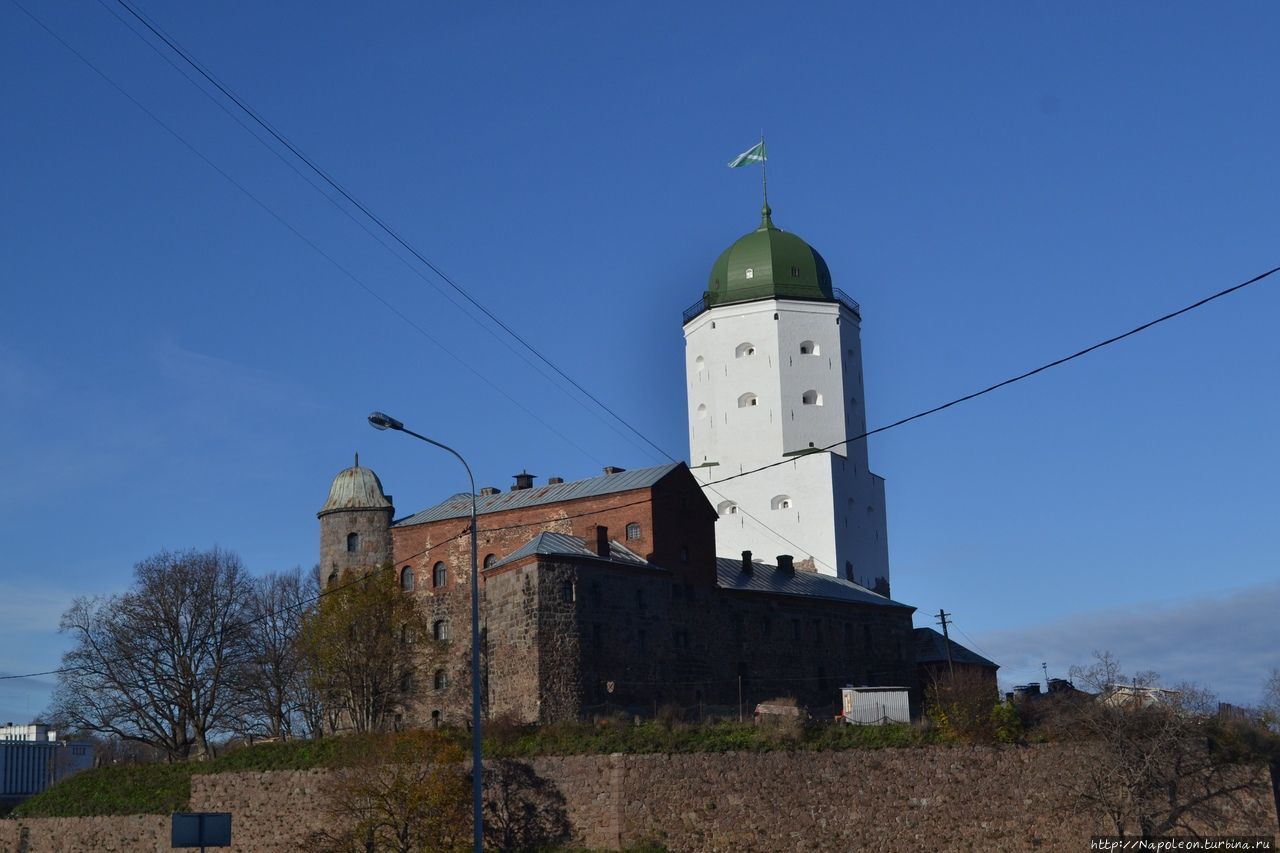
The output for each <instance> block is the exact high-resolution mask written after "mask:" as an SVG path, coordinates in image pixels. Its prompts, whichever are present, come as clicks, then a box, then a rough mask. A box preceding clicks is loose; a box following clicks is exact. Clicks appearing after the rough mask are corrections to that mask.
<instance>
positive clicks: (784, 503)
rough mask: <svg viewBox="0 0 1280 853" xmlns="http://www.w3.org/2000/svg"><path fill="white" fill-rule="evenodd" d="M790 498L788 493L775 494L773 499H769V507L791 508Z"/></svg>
mask: <svg viewBox="0 0 1280 853" xmlns="http://www.w3.org/2000/svg"><path fill="white" fill-rule="evenodd" d="M791 506H792V500H791V496H790V495H775V496H774V498H773V500H771V501H769V508H770V509H791Z"/></svg>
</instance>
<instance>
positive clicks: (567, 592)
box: [560, 581, 574, 604]
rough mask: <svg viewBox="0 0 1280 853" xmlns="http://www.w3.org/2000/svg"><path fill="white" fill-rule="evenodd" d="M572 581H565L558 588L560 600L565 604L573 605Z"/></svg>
mask: <svg viewBox="0 0 1280 853" xmlns="http://www.w3.org/2000/svg"><path fill="white" fill-rule="evenodd" d="M573 598H574V595H573V581H565V582H564V583H563V584H562V585H561V586H560V599H561V600H562V601H563V602H564V603H565V604H573Z"/></svg>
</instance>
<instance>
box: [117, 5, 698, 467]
mask: <svg viewBox="0 0 1280 853" xmlns="http://www.w3.org/2000/svg"><path fill="white" fill-rule="evenodd" d="M117 2H118V3H119V4H120V5H121V6H122V7H124V9H125V10H126V11H128V12H129V14H130V15H132V16H133V17H134V18H136V19H137V20H138V21H139V22H141V23H142V25H143V26H145V27H146V28H147V29H148V30H150V31H151V32H152V33H153V34H154V35H155V36H156V37H157V38H159V39H160V40H161V41H163V42H164V43H165V44H166V45H168V47H169V49H170V50H172V51H173V52H174V53H176V54H178V56H180V57H182V59H183V61H185V62H186V63H187V64H188V65H190V66H191V67H192V68H194V69H195V70H196V71H197V72H198V73H199V74H200V76H202V77H204V78H205V79H206V80H208V81H209V83H210V84H212V85H213V86H214V87H215V88H217V90H218V91H219V92H221V93H222V94H223V95H224V96H226V97H227V98H228V99H230V100H231V102H232V103H234V104H235V105H236V106H237V107H239V108H240V109H242V110H243V111H244V112H245V113H246V114H247V115H248V116H249V117H250V118H252V119H253V120H254V121H255V122H257V123H258V125H259V126H261V127H262V128H263V129H264V130H265V131H267V133H269V134H271V136H272V137H273V138H274V139H275V140H276V141H277V142H279V143H280V144H281V145H283V146H284V147H285V148H287V149H289V151H290V152H292V154H293V155H294V156H295V157H297V158H298V159H299V160H301V161H302V162H303V163H305V164H307V166H308V167H310V168H311V170H312V171H314V172H315V173H316V174H317V175H319V176H320V178H321V179H322V180H323V181H324V182H325V183H327V184H328V185H329V186H331V187H333V189H334V190H335V191H337V192H338V193H339V194H340V195H341V196H342V197H343V198H345V199H346V200H347V201H348V202H350V203H351V204H352V205H354V206H355V207H356V209H357V210H359V211H360V212H361V213H363V214H364V215H365V216H367V217H368V218H369V219H370V220H371V221H373V222H374V223H375V224H376V225H377V226H378V227H379V228H381V229H382V230H383V231H384V232H386V234H387V235H388V236H390V237H391V239H393V240H395V241H396V242H397V243H398V244H400V246H402V247H403V248H404V249H405V250H406V251H407V252H409V254H411V255H413V256H414V257H415V258H417V259H418V260H419V261H420V262H421V263H422V264H423V265H424V266H426V267H427V268H428V269H429V270H431V271H432V272H433V273H435V274H436V275H437V276H439V277H440V279H441V281H443V282H445V283H446V284H448V285H449V286H450V287H451V288H453V289H454V290H455V291H457V293H458V294H459V295H461V296H462V298H463V299H465V300H466V301H467V302H469V303H470V304H471V305H473V306H475V307H476V308H477V309H478V310H479V311H480V312H481V313H482V314H484V315H485V316H486V317H488V318H489V319H490V320H491V321H492V322H494V323H496V324H497V325H498V326H499V327H500V328H501V329H502V330H503V331H504V332H506V333H507V334H508V335H510V336H511V337H512V338H513V339H514V340H516V341H518V342H519V343H520V344H521V345H522V346H523V347H524V348H525V349H527V350H528V351H529V352H531V353H532V354H533V355H534V356H536V357H537V358H538V359H539V360H540V361H542V362H543V363H544V364H546V365H547V366H548V367H550V368H551V369H552V370H554V371H555V372H556V373H557V374H558V375H559V376H561V377H562V378H563V379H564V380H565V381H567V382H568V383H569V384H570V385H572V386H573V387H574V388H576V389H577V390H578V392H579V393H581V394H582V395H583V396H585V397H586V398H587V399H589V400H591V401H592V402H593V403H595V404H596V405H597V406H599V407H600V408H601V409H603V410H604V411H605V412H607V413H608V414H609V415H610V416H612V417H613V418H614V419H615V420H617V421H618V423H620V424H622V425H623V426H625V427H626V428H627V429H629V430H631V432H633V433H635V435H637V436H638V437H639V438H640V439H641V440H643V441H644V442H645V443H646V444H648V445H649V446H650V447H652V448H653V449H654V450H656V451H658V453H660V454H662V455H663V456H666V457H667V458H668V459H673V458H672V457H671V456H670V455H669V454H668V453H667V452H666V451H665V450H663V449H662V448H661V447H659V446H658V445H657V444H655V443H654V442H652V441H650V440H649V438H648V437H647V436H646V435H644V434H643V433H641V432H640V431H639V430H638V429H636V428H635V427H633V426H632V425H631V423H630V422H629V421H627V420H626V419H625V418H623V417H622V416H621V415H619V414H618V413H617V412H615V411H614V410H613V409H611V408H610V407H609V406H608V405H606V404H605V403H604V401H603V400H601V399H600V398H599V397H597V396H596V395H594V394H592V393H591V392H590V391H588V390H587V389H586V388H584V387H583V386H582V385H581V384H580V383H579V382H578V381H577V380H576V379H574V378H573V377H572V376H570V375H569V374H568V373H566V372H565V371H564V370H562V369H561V368H560V366H559V365H558V364H556V363H555V362H554V361H552V360H551V359H550V358H548V357H547V356H545V355H543V353H542V351H541V350H539V349H538V348H537V347H535V346H534V345H533V344H531V343H529V341H528V340H527V339H525V338H524V336H522V335H521V334H520V333H519V332H517V331H516V330H515V329H513V328H511V326H509V325H507V324H506V323H505V322H504V321H503V320H502V319H501V318H500V317H498V315H496V314H495V313H493V312H492V311H491V310H489V308H488V307H486V306H485V305H484V303H482V302H480V301H479V300H477V299H476V298H475V297H474V296H472V295H471V293H470V292H469V291H467V290H466V289H465V288H463V287H462V286H461V285H459V284H458V283H457V282H456V281H454V280H453V279H452V278H450V277H449V276H448V275H447V274H446V273H445V272H444V270H442V269H441V268H440V267H439V266H437V265H436V264H434V263H433V262H432V261H431V260H430V259H429V258H428V257H427V256H426V255H424V254H423V253H422V252H420V251H418V249H417V248H416V247H415V246H414V245H413V244H412V243H410V242H409V241H408V240H406V239H405V238H404V237H402V236H401V235H400V234H399V233H398V232H397V231H396V230H395V229H394V228H392V227H391V226H390V225H389V224H387V222H386V221H385V220H384V219H382V217H380V216H378V215H377V214H376V213H375V212H374V211H373V210H371V209H370V208H369V207H367V206H366V205H365V204H364V203H363V202H361V201H360V200H359V199H358V198H356V197H355V196H354V195H352V194H351V193H350V192H348V191H347V189H346V188H345V187H344V186H343V185H342V184H340V183H339V182H338V181H337V180H336V179H335V178H334V177H333V176H332V175H330V174H329V173H328V172H327V171H325V170H324V169H323V168H321V167H320V166H319V165H318V164H317V163H316V162H315V161H314V160H312V159H311V158H310V157H308V156H307V155H306V154H304V153H303V152H302V151H301V150H300V149H299V148H298V147H297V146H296V145H294V144H293V143H292V142H290V141H289V139H288V138H287V137H285V136H284V134H282V133H281V132H280V131H278V130H277V129H276V128H275V127H274V126H273V125H272V124H271V123H270V122H268V121H267V120H266V119H264V118H263V117H262V116H261V115H259V113H258V112H257V111H256V110H255V109H253V107H251V106H249V104H247V103H246V102H245V101H244V100H242V99H241V98H240V97H239V96H238V95H236V94H235V92H233V91H231V89H229V88H228V87H227V86H225V85H223V83H222V82H221V81H220V80H218V78H217V77H215V76H214V75H213V74H212V73H211V72H209V71H208V70H206V69H205V68H204V66H203V65H201V64H200V63H199V62H197V61H196V60H195V59H194V58H193V57H192V56H191V54H190V53H188V52H187V51H186V50H185V49H184V48H183V47H182V46H181V45H179V44H178V43H177V42H176V41H174V40H173V39H171V38H170V37H169V36H167V35H166V34H165V33H164V32H163V31H161V30H160V29H159V27H157V26H155V25H153V24H152V23H151V21H150V20H148V19H147V17H146V16H144V15H142V14H141V13H140V12H138V11H137V10H136V9H134V8H133V7H132V6H131V5H129V4H128V3H127V2H125V0H117ZM673 461H674V459H673Z"/></svg>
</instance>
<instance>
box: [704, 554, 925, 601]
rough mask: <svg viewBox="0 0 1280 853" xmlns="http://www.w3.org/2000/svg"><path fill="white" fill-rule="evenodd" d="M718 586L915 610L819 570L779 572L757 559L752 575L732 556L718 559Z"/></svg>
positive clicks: (753, 564)
mask: <svg viewBox="0 0 1280 853" xmlns="http://www.w3.org/2000/svg"><path fill="white" fill-rule="evenodd" d="M716 585H717V586H719V587H720V588H721V589H735V590H742V591H744V592H769V593H774V594H777V595H800V596H807V597H809V598H825V599H828V600H831V601H846V602H849V603H851V604H871V605H875V606H879V607H906V608H908V609H910V610H914V609H915V608H914V607H911V605H909V604H903V603H902V602H899V601H894V600H892V599H889V598H885V597H884V596H883V595H877V594H876V593H874V592H872V591H871V590H869V589H867V588H866V587H862V586H859V585H858V584H856V583H853V582H852V581H847V580H843V579H841V578H837V577H832V576H831V575H820V574H817V573H816V572H780V571H778V568H777V566H771V565H769V564H768V563H760V562H756V561H754V560H753V561H752V562H751V574H747V573H745V572H743V571H742V560H735V559H733V558H732V557H717V558H716Z"/></svg>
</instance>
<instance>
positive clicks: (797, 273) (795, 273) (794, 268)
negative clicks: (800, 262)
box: [791, 267, 800, 278]
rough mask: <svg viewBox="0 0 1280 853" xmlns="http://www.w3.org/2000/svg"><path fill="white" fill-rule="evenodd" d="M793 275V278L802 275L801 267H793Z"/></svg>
mask: <svg viewBox="0 0 1280 853" xmlns="http://www.w3.org/2000/svg"><path fill="white" fill-rule="evenodd" d="M791 277H792V278H799V277H800V267H792V268H791Z"/></svg>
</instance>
